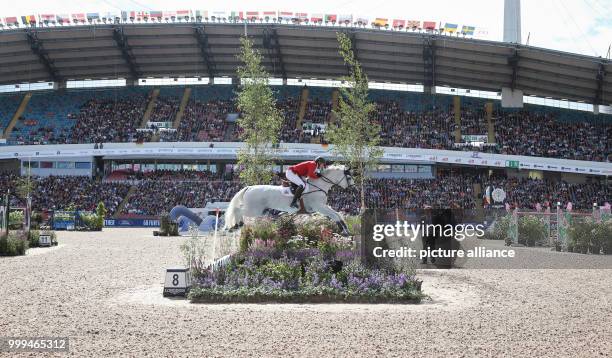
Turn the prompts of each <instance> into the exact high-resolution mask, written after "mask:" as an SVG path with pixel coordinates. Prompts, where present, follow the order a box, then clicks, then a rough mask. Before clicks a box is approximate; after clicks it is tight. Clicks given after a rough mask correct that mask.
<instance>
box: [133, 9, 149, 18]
mask: <svg viewBox="0 0 612 358" xmlns="http://www.w3.org/2000/svg"><path fill="white" fill-rule="evenodd" d="M149 17H150V13H149V12H148V11H136V18H137V19H138V20H144V19H148V18H149Z"/></svg>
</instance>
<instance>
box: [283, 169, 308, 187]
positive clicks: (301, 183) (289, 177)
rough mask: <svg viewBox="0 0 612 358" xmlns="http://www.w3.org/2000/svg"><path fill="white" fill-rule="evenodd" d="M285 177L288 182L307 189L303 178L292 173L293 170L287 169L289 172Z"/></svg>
mask: <svg viewBox="0 0 612 358" xmlns="http://www.w3.org/2000/svg"><path fill="white" fill-rule="evenodd" d="M285 176H286V177H287V180H289V181H291V182H292V183H293V184H296V185H299V186H303V187H304V188H306V184H305V183H304V181H303V180H302V178H300V176H299V175H297V174H295V173H294V172H293V171H291V169H287V171H286V172H285Z"/></svg>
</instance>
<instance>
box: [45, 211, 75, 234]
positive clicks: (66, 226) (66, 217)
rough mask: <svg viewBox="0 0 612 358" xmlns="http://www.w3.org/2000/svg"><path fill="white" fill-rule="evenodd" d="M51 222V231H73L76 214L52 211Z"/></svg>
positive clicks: (73, 212)
mask: <svg viewBox="0 0 612 358" xmlns="http://www.w3.org/2000/svg"><path fill="white" fill-rule="evenodd" d="M51 220H52V223H53V224H52V227H53V230H74V229H75V227H76V224H77V212H76V211H54V212H53V216H52V219H51Z"/></svg>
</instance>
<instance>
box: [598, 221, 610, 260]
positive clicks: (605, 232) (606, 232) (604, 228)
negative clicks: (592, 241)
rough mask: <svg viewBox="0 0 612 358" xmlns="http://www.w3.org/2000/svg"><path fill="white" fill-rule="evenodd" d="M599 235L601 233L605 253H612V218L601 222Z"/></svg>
mask: <svg viewBox="0 0 612 358" xmlns="http://www.w3.org/2000/svg"><path fill="white" fill-rule="evenodd" d="M597 235H601V248H602V250H603V252H604V254H607V255H612V219H609V220H607V221H604V222H602V223H601V224H599V227H598V232H597Z"/></svg>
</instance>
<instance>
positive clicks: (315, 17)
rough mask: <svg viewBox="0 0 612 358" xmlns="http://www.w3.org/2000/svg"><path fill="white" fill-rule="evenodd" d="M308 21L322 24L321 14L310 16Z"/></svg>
mask: <svg viewBox="0 0 612 358" xmlns="http://www.w3.org/2000/svg"><path fill="white" fill-rule="evenodd" d="M310 21H311V22H314V23H318V22H323V14H312V15H310Z"/></svg>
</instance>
